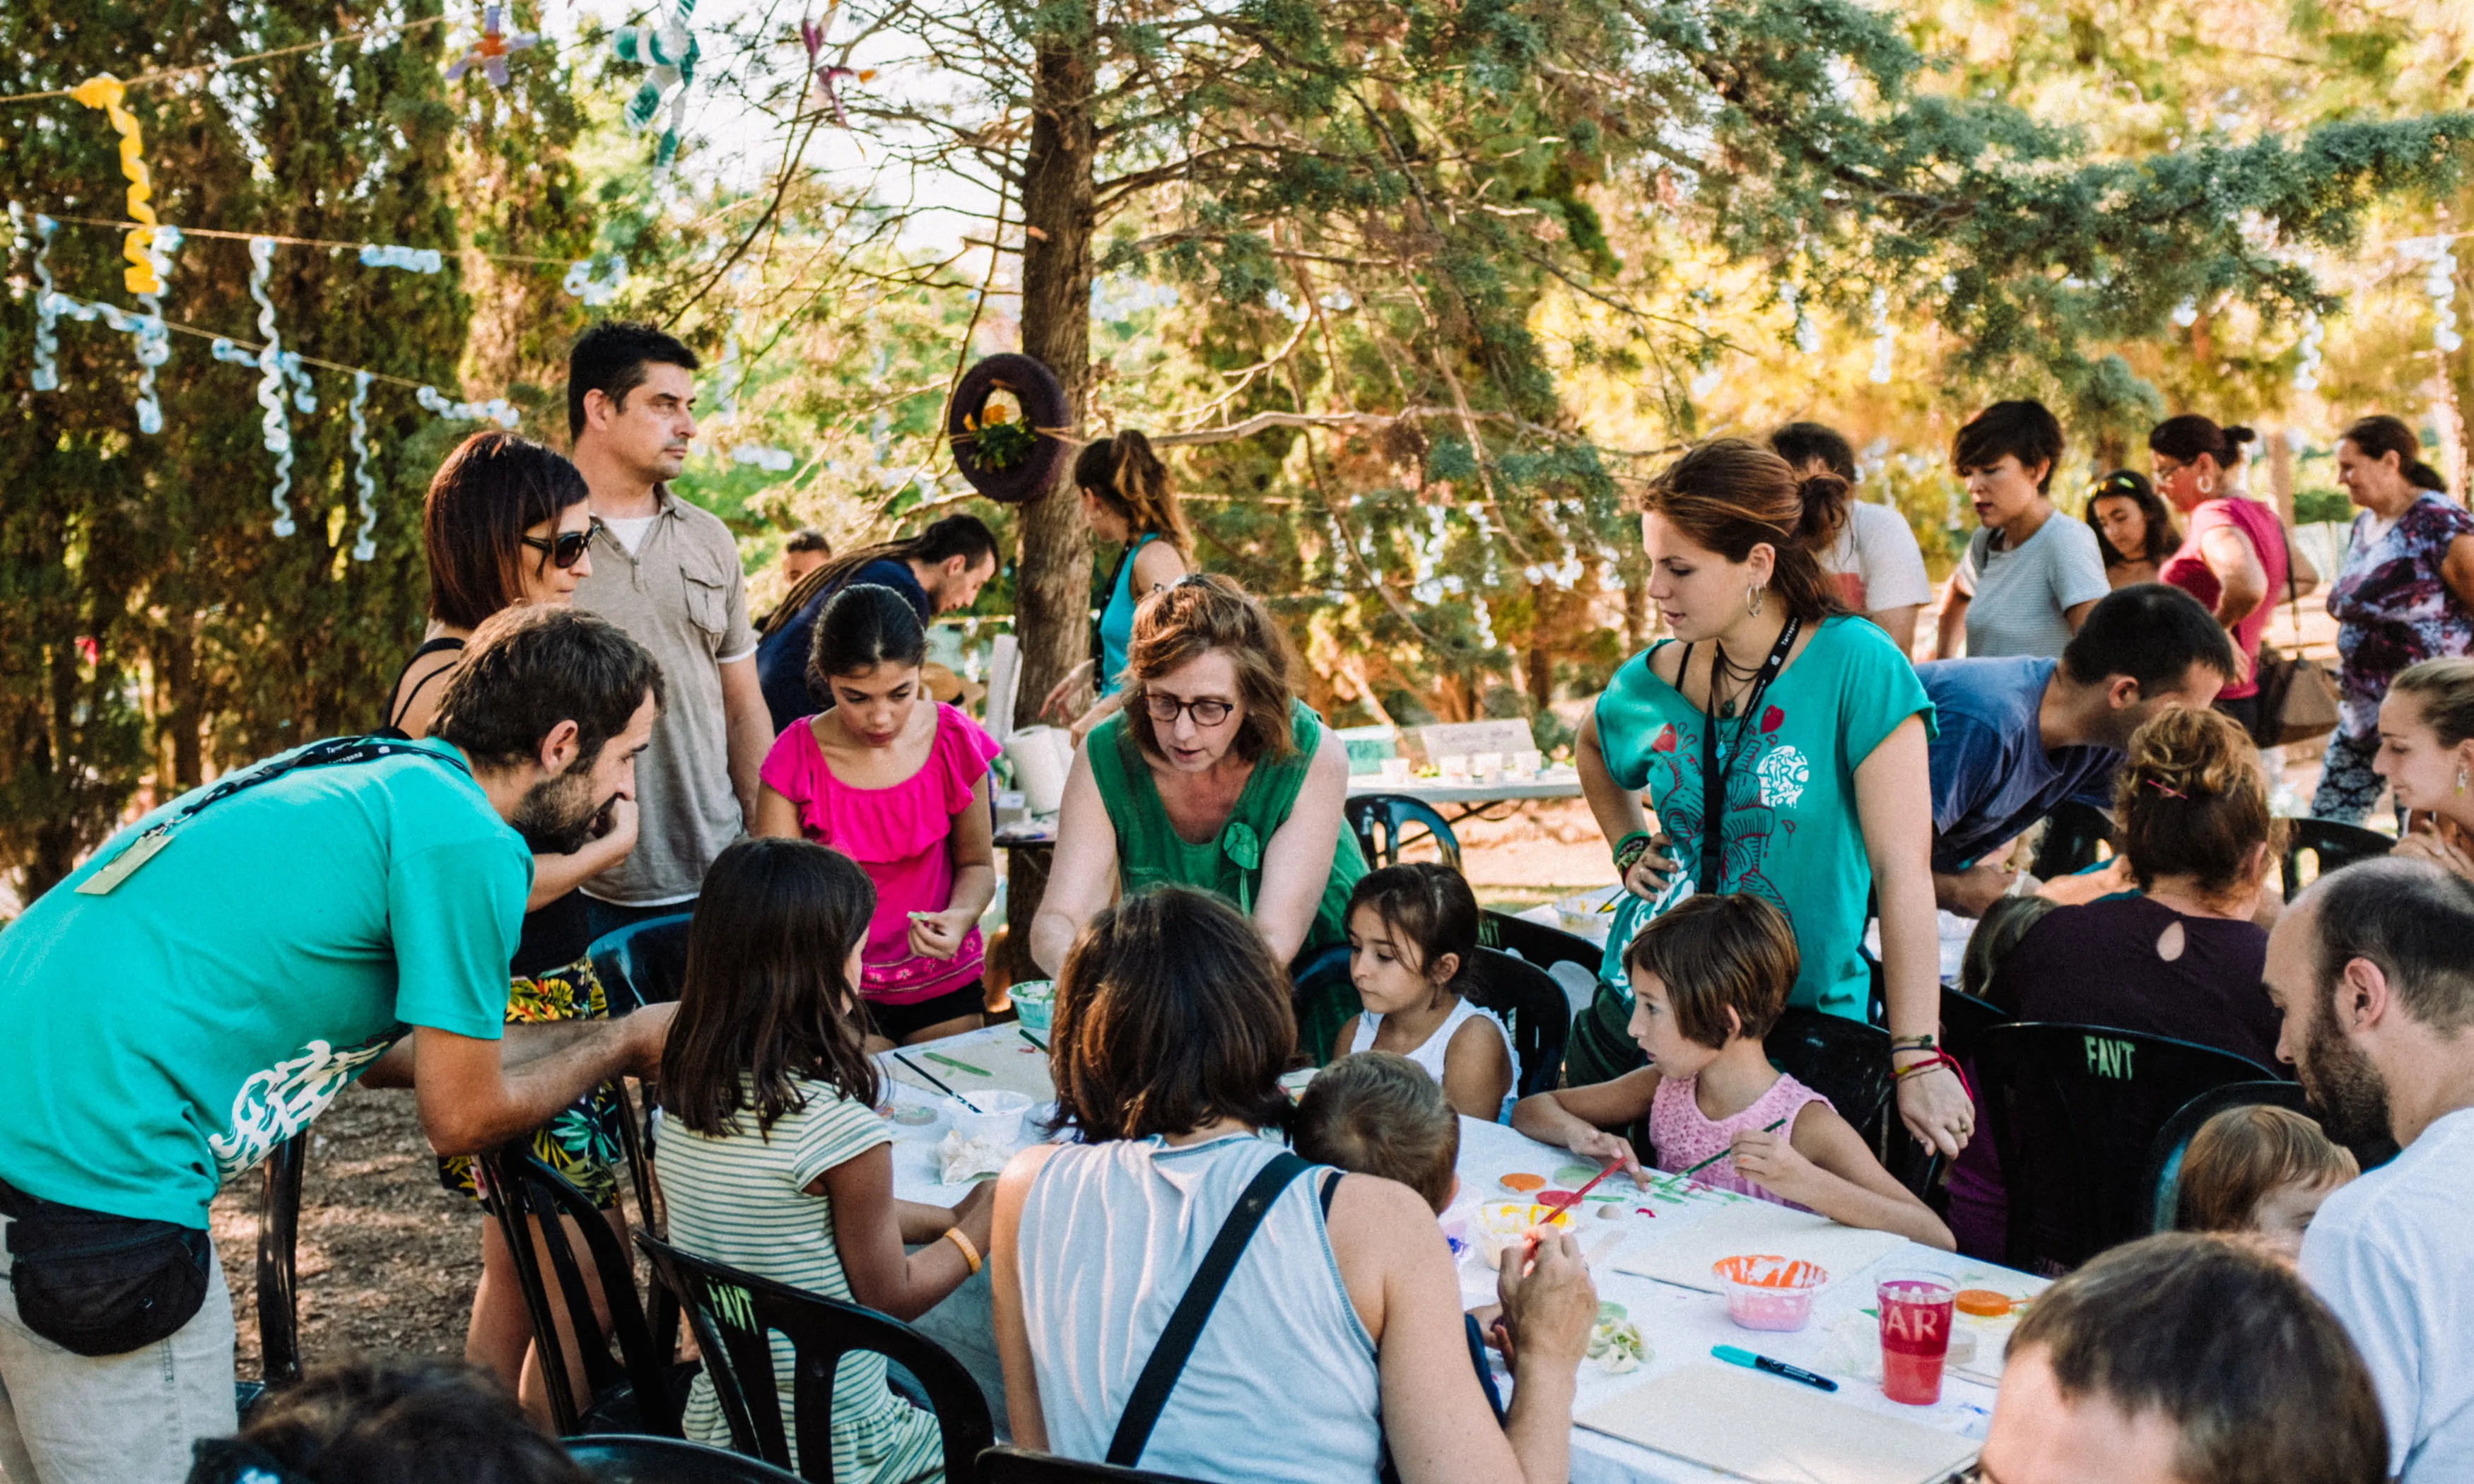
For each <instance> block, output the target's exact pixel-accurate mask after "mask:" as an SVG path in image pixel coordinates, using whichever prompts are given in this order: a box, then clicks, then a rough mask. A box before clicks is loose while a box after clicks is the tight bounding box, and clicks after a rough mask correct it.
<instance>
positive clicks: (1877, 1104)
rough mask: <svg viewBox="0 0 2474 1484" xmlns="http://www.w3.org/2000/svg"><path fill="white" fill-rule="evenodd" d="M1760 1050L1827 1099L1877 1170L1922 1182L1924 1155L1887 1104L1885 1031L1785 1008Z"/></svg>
mask: <svg viewBox="0 0 2474 1484" xmlns="http://www.w3.org/2000/svg"><path fill="white" fill-rule="evenodd" d="M1761 1049H1762V1050H1763V1051H1764V1052H1766V1053H1768V1055H1769V1059H1770V1063H1771V1065H1774V1066H1776V1067H1778V1069H1779V1070H1781V1071H1783V1072H1784V1073H1786V1074H1787V1075H1788V1076H1790V1077H1793V1078H1794V1079H1795V1080H1796V1081H1798V1082H1801V1083H1803V1084H1804V1085H1805V1086H1806V1087H1807V1088H1810V1089H1812V1090H1814V1091H1815V1092H1818V1093H1820V1094H1821V1095H1822V1096H1823V1097H1826V1098H1828V1099H1830V1106H1831V1107H1832V1108H1835V1109H1837V1110H1838V1116H1840V1117H1842V1118H1844V1119H1846V1120H1847V1121H1848V1122H1849V1123H1850V1124H1852V1125H1854V1127H1855V1129H1856V1135H1857V1137H1860V1138H1862V1139H1863V1140H1864V1146H1865V1147H1866V1148H1868V1149H1870V1150H1872V1151H1873V1157H1874V1158H1875V1159H1877V1160H1880V1161H1881V1164H1882V1167H1883V1168H1885V1169H1887V1170H1888V1171H1889V1172H1890V1173H1891V1174H1893V1175H1895V1176H1898V1177H1899V1179H1900V1181H1901V1182H1902V1183H1903V1184H1905V1185H1909V1186H1910V1188H1913V1187H1915V1186H1916V1185H1918V1184H1919V1183H1920V1182H1921V1181H1922V1179H1923V1178H1924V1173H1923V1172H1922V1171H1921V1170H1920V1169H1919V1166H1920V1165H1921V1164H1922V1163H1923V1161H1924V1156H1923V1154H1922V1152H1921V1151H1918V1150H1916V1148H1915V1141H1914V1140H1913V1139H1911V1138H1908V1137H1906V1135H1905V1128H1906V1125H1905V1124H1904V1123H1902V1122H1901V1121H1900V1120H1899V1116H1898V1113H1897V1110H1896V1109H1895V1108H1893V1107H1892V1106H1891V1104H1892V1097H1891V1089H1893V1088H1894V1087H1895V1086H1896V1085H1897V1084H1896V1080H1895V1079H1894V1078H1893V1077H1892V1076H1891V1073H1890V1033H1889V1032H1888V1031H1885V1030H1882V1029H1881V1028H1880V1026H1877V1025H1866V1024H1864V1023H1862V1022H1861V1021H1857V1020H1849V1019H1846V1018H1843V1017H1839V1016H1833V1015H1824V1014H1822V1013H1821V1012H1820V1011H1818V1010H1788V1011H1786V1012H1785V1013H1784V1014H1783V1015H1781V1016H1780V1017H1779V1019H1778V1024H1776V1025H1773V1026H1771V1027H1770V1033H1769V1034H1768V1035H1767V1036H1764V1037H1762V1038H1761Z"/></svg>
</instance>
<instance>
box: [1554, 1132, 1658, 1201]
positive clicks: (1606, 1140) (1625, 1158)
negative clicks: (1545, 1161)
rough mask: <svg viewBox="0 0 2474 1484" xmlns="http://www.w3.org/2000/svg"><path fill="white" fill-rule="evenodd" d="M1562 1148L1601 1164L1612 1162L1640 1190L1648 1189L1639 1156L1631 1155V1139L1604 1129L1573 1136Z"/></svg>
mask: <svg viewBox="0 0 2474 1484" xmlns="http://www.w3.org/2000/svg"><path fill="white" fill-rule="evenodd" d="M1564 1147H1566V1148H1568V1149H1570V1150H1571V1151H1572V1152H1573V1153H1574V1154H1578V1155H1587V1156H1588V1157H1589V1158H1590V1159H1592V1160H1595V1161H1598V1162H1599V1163H1601V1164H1604V1163H1606V1162H1608V1161H1613V1162H1614V1164H1615V1167H1616V1168H1618V1169H1620V1170H1622V1171H1623V1173H1625V1174H1627V1175H1630V1176H1631V1177H1632V1183H1633V1184H1634V1185H1636V1186H1638V1187H1639V1188H1641V1189H1647V1188H1648V1187H1649V1174H1648V1172H1647V1171H1645V1170H1643V1169H1642V1168H1641V1167H1640V1156H1638V1155H1637V1154H1635V1153H1633V1150H1632V1140H1631V1139H1628V1138H1623V1137H1618V1136H1616V1135H1613V1134H1610V1133H1608V1132H1606V1131H1605V1130H1604V1129H1590V1130H1589V1131H1588V1132H1587V1133H1583V1134H1575V1135H1573V1136H1572V1141H1571V1142H1570V1143H1569V1144H1567V1145H1565V1146H1564Z"/></svg>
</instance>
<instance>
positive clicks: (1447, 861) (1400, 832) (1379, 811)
mask: <svg viewBox="0 0 2474 1484" xmlns="http://www.w3.org/2000/svg"><path fill="white" fill-rule="evenodd" d="M1342 811H1343V812H1344V813H1345V814H1346V816H1347V818H1348V827H1349V828H1350V829H1353V830H1355V831H1356V832H1357V848H1358V849H1359V850H1364V851H1365V852H1366V859H1367V862H1368V864H1370V865H1375V866H1396V865H1398V864H1400V848H1401V847H1402V846H1404V845H1410V844H1414V843H1415V842H1416V841H1417V840H1419V839H1431V840H1433V841H1434V842H1435V849H1436V850H1438V851H1440V852H1442V854H1443V864H1444V865H1446V866H1449V867H1451V868H1452V869H1453V870H1454V871H1458V870H1460V869H1461V842H1460V838H1459V837H1458V836H1456V835H1454V834H1453V833H1452V826H1450V825H1449V824H1448V823H1446V822H1445V821H1444V819H1443V816H1442V815H1441V814H1438V813H1436V812H1435V809H1434V806H1433V805H1431V804H1428V803H1426V802H1424V801H1422V800H1418V799H1411V798H1408V797H1407V796H1405V795H1401V794H1360V795H1358V796H1357V797H1356V798H1354V799H1351V800H1349V801H1348V802H1347V803H1346V804H1344V805H1343V806H1342ZM1412 828H1417V829H1422V830H1424V831H1425V834H1424V835H1422V836H1413V835H1411V834H1409V833H1408V831H1409V830H1410V829H1412Z"/></svg>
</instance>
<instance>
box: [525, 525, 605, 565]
mask: <svg viewBox="0 0 2474 1484" xmlns="http://www.w3.org/2000/svg"><path fill="white" fill-rule="evenodd" d="M600 529H601V519H600V517H599V516H597V515H596V516H594V520H593V523H592V524H591V525H588V526H586V527H585V528H584V529H583V530H581V531H561V532H560V533H558V535H556V536H554V537H551V538H550V539H547V540H544V539H542V538H540V537H538V536H527V537H525V538H524V544H525V545H527V546H529V547H531V548H532V549H533V550H535V551H538V552H544V553H546V554H547V555H548V557H549V564H550V565H552V566H554V567H556V568H558V569H559V570H560V571H562V572H564V571H566V570H567V569H568V568H569V567H571V566H573V565H575V564H576V563H577V562H581V561H583V560H584V554H585V552H586V551H587V550H589V549H590V548H591V547H592V545H593V533H594V532H595V531H598V530H600Z"/></svg>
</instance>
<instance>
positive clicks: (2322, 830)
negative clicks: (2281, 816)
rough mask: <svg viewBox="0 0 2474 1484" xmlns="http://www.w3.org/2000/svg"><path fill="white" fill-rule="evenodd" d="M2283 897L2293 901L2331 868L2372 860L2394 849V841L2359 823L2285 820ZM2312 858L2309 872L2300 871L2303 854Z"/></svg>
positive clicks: (2330, 870)
mask: <svg viewBox="0 0 2474 1484" xmlns="http://www.w3.org/2000/svg"><path fill="white" fill-rule="evenodd" d="M2285 827H2286V834H2285V860H2284V865H2283V869H2284V874H2283V875H2282V876H2281V877H2280V878H2279V879H2280V880H2281V881H2282V882H2283V884H2284V896H2285V899H2286V900H2287V901H2292V899H2293V898H2294V897H2295V896H2296V895H2297V894H2299V893H2300V892H2301V890H2302V889H2303V888H2304V887H2306V886H2308V885H2310V884H2311V882H2312V881H2315V880H2317V879H2318V878H2319V877H2321V876H2324V875H2326V874H2328V873H2330V872H2332V871H2338V870H2341V869H2343V868H2344V867H2347V866H2350V865H2352V864H2353V863H2354V862H2356V861H2358V860H2375V859H2377V858H2378V857H2380V856H2383V855H2386V854H2387V853H2388V852H2389V851H2390V850H2395V849H2396V842H2395V841H2394V840H2391V839H2389V837H2388V836H2386V835H2384V834H2381V833H2380V832H2379V831H2378V830H2376V829H2365V828H2364V827H2363V826H2360V825H2345V824H2340V823H2339V822H2337V821H2336V820H2323V819H2297V820H2288V821H2286V826H2285ZM2305 855H2308V856H2310V857H2311V858H2312V863H2311V875H2310V877H2309V878H2308V879H2306V878H2304V876H2303V874H2302V857H2304V856H2305Z"/></svg>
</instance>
